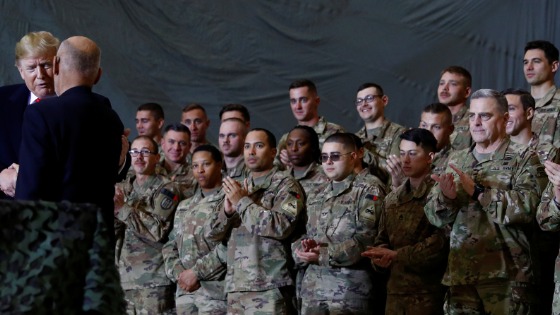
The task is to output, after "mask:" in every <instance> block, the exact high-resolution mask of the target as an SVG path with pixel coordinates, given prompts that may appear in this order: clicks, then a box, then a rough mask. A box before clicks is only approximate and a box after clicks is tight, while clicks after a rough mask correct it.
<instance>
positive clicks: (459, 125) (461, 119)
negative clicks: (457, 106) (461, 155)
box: [450, 106, 473, 150]
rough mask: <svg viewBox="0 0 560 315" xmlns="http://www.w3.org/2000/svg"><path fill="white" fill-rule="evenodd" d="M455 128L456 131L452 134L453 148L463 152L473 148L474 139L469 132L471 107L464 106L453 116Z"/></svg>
mask: <svg viewBox="0 0 560 315" xmlns="http://www.w3.org/2000/svg"><path fill="white" fill-rule="evenodd" d="M453 126H454V127H455V130H453V133H451V136H450V138H451V146H452V147H453V149H455V150H463V149H466V148H469V147H470V146H471V144H472V143H473V142H472V137H471V132H470V131H469V107H468V106H463V108H461V110H459V112H457V113H456V114H455V115H453Z"/></svg>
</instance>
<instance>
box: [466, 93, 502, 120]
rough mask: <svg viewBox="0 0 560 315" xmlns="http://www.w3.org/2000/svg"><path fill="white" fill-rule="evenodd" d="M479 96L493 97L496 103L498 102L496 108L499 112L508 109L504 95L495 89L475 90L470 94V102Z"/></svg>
mask: <svg viewBox="0 0 560 315" xmlns="http://www.w3.org/2000/svg"><path fill="white" fill-rule="evenodd" d="M479 98H493V99H495V100H496V103H498V110H499V111H500V113H502V114H505V113H507V111H508V104H507V99H506V97H505V96H504V95H503V94H502V93H500V92H498V91H496V90H492V89H480V90H477V91H475V92H474V93H473V94H472V96H471V102H472V100H476V99H479Z"/></svg>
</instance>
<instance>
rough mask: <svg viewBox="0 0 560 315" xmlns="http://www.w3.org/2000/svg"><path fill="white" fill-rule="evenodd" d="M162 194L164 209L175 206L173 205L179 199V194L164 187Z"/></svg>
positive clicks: (162, 206) (161, 205)
mask: <svg viewBox="0 0 560 315" xmlns="http://www.w3.org/2000/svg"><path fill="white" fill-rule="evenodd" d="M160 195H161V201H160V204H159V205H160V207H161V208H162V209H163V210H169V209H171V208H172V207H173V205H174V204H175V203H176V202H177V201H179V196H178V195H176V194H174V193H173V192H171V191H169V190H167V189H165V188H162V189H161V191H160Z"/></svg>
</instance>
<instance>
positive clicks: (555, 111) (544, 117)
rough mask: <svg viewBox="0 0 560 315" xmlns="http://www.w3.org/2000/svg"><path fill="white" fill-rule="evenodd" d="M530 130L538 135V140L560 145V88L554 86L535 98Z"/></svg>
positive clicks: (556, 145)
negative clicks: (533, 116) (538, 97)
mask: <svg viewBox="0 0 560 315" xmlns="http://www.w3.org/2000/svg"><path fill="white" fill-rule="evenodd" d="M531 130H533V132H534V133H536V134H537V135H538V137H539V140H540V141H539V142H543V143H544V142H548V143H552V144H553V145H554V146H555V147H557V148H558V147H560V89H558V88H557V87H556V86H554V87H553V88H551V89H550V91H548V92H547V93H546V95H545V96H544V97H543V98H541V99H539V100H537V102H536V104H535V118H533V122H532V123H531Z"/></svg>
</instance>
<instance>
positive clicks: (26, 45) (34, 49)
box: [16, 31, 60, 67]
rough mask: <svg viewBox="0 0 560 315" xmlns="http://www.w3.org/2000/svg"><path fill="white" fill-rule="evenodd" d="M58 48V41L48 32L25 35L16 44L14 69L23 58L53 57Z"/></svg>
mask: <svg viewBox="0 0 560 315" xmlns="http://www.w3.org/2000/svg"><path fill="white" fill-rule="evenodd" d="M58 46H60V40H58V38H56V37H54V36H53V34H51V33H49V32H46V31H41V32H30V33H27V34H26V35H25V36H23V37H22V38H21V39H20V41H19V42H17V44H16V67H17V66H18V63H19V60H21V59H23V58H27V57H31V56H41V55H52V56H55V55H56V51H57V50H58Z"/></svg>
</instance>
